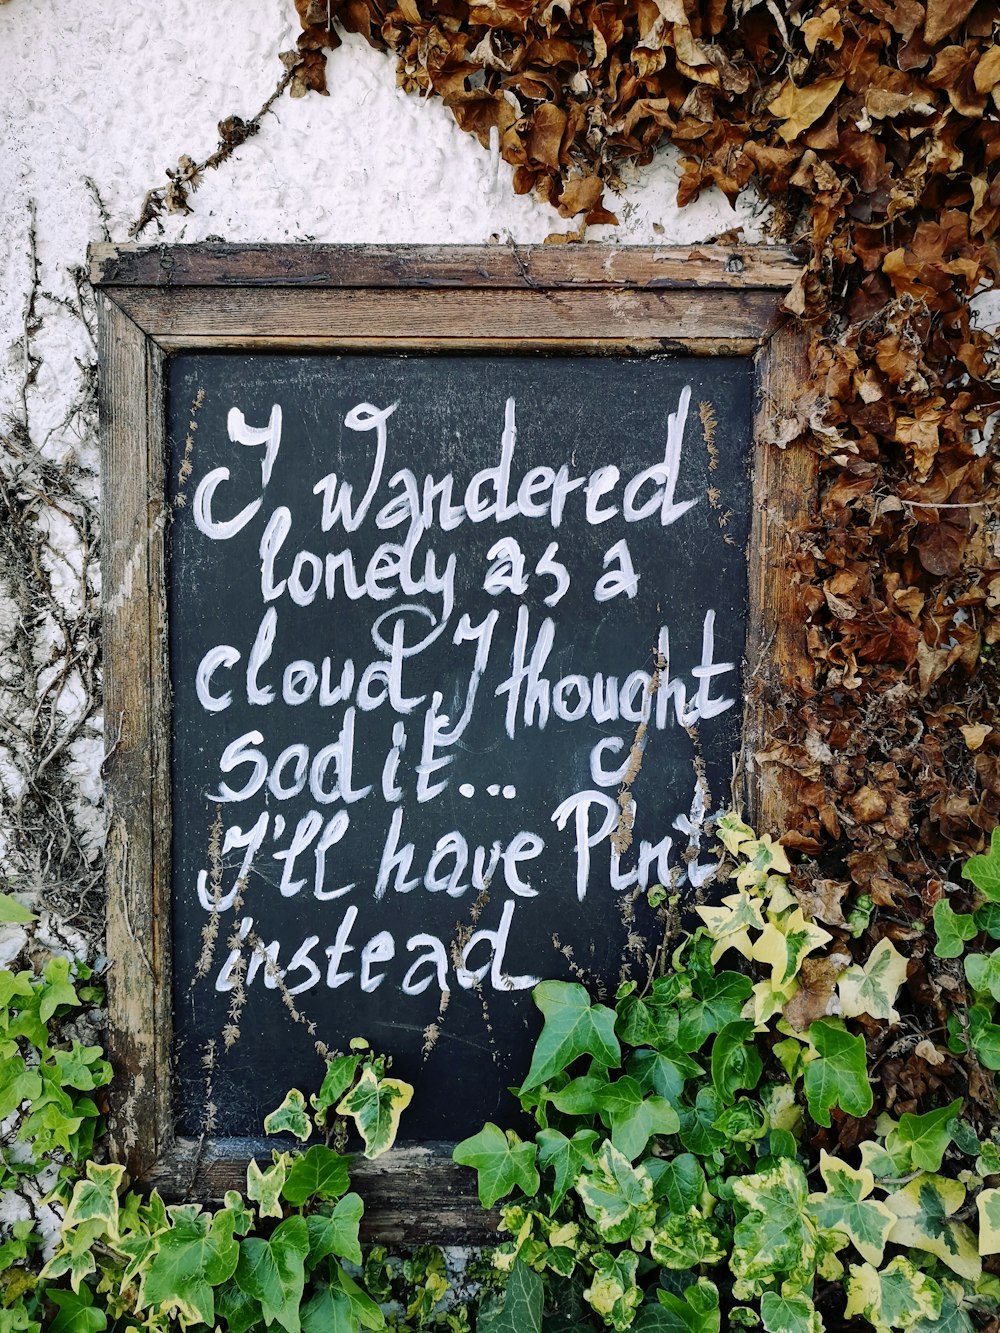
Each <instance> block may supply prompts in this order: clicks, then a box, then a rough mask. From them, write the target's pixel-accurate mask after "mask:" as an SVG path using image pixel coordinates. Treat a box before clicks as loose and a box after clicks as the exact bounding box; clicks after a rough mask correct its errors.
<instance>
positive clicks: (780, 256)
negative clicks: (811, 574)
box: [90, 244, 816, 1244]
mask: <svg viewBox="0 0 1000 1333" xmlns="http://www.w3.org/2000/svg"><path fill="white" fill-rule="evenodd" d="M90 261H91V280H92V282H93V284H94V286H95V288H96V290H97V304H98V315H99V336H100V414H101V443H102V474H103V480H104V485H103V525H104V539H103V561H104V566H103V568H104V573H103V578H104V589H105V600H104V653H105V656H104V661H105V717H106V725H107V734H108V757H107V762H106V775H107V782H108V793H109V807H110V831H109V838H108V909H107V912H108V915H107V932H108V955H109V957H110V958H111V959H112V966H111V970H110V973H109V977H108V1004H109V1013H110V1026H111V1037H110V1052H111V1059H112V1063H113V1065H114V1069H115V1085H114V1088H113V1095H112V1110H111V1134H112V1143H113V1147H114V1151H115V1153H116V1155H117V1157H118V1159H119V1160H121V1161H124V1162H125V1163H126V1164H127V1166H128V1169H129V1172H130V1174H131V1176H132V1178H133V1179H134V1180H137V1181H146V1182H154V1181H155V1182H157V1183H159V1184H160V1185H161V1186H162V1187H164V1188H165V1189H166V1190H168V1191H169V1192H171V1193H172V1194H174V1195H184V1194H192V1195H194V1196H195V1197H218V1196H220V1195H221V1193H222V1192H223V1191H224V1190H225V1189H227V1188H230V1187H233V1186H235V1187H240V1186H242V1185H243V1183H244V1180H245V1175H244V1172H245V1165H246V1161H247V1158H248V1157H249V1156H250V1155H252V1153H253V1152H254V1151H255V1150H257V1151H260V1149H261V1145H260V1144H259V1143H256V1144H255V1143H252V1142H249V1141H246V1140H239V1141H233V1140H201V1141H189V1140H179V1139H178V1138H177V1137H176V1136H175V1134H174V1130H173V1116H172V1106H171V1097H172V1078H171V1070H172V1043H171V1029H172V1018H171V986H170V967H171V948H170V771H169V769H170V756H169V737H170V725H169V723H170V689H169V679H170V677H169V663H168V660H167V633H166V624H167V622H166V615H167V609H166V590H165V579H164V547H165V541H164V533H165V527H166V521H167V509H166V504H165V496H164V480H165V478H164V457H165V400H164V387H163V386H164V365H165V362H166V359H167V357H168V356H169V355H170V354H171V353H173V352H178V351H182V350H183V351H192V350H208V349H222V348H230V349H251V348H253V349H256V350H265V349H267V350H273V349H278V348H284V349H287V348H291V349H295V350H312V349H317V348H330V349H334V348H364V349H367V350H371V349H375V348H387V349H394V350H415V351H416V350H420V351H433V350H454V349H465V348H474V349H476V350H486V351H488V350H490V349H495V350H497V351H498V352H506V351H511V350H522V351H524V350H531V349H532V348H538V349H544V350H547V351H551V350H565V351H566V352H568V353H569V352H573V351H578V352H579V351H598V352H601V353H607V354H609V355H614V354H615V353H618V354H627V353H636V352H640V353H641V352H650V351H655V352H662V351H665V350H668V351H670V350H676V351H678V352H684V353H686V354H689V355H692V354H693V355H712V354H737V355H740V354H742V355H750V356H754V357H755V358H756V361H757V366H758V377H759V390H760V392H759V403H758V410H757V414H756V423H755V441H754V494H753V525H752V526H753V530H752V538H751V549H750V603H751V605H750V633H749V641H748V647H747V656H748V662H749V671H748V675H747V680H748V682H753V688H750V689H749V690H748V692H747V707H746V716H745V725H744V748H743V757H744V759H746V760H747V762H745V763H744V764H743V765H742V784H743V791H744V798H745V801H746V805H747V808H748V810H749V812H750V815H751V818H752V819H754V820H755V821H756V822H757V824H758V826H760V827H761V828H765V829H768V830H771V831H774V830H776V829H778V828H780V827H781V825H782V822H783V820H782V816H783V808H784V801H783V792H782V786H781V781H780V776H779V777H774V776H772V775H773V774H775V773H778V774H779V775H780V767H779V766H778V765H769V766H768V768H767V770H765V771H764V772H763V773H762V772H761V771H759V770H757V769H756V768H755V766H754V764H753V756H754V755H755V754H756V752H757V750H758V749H760V748H761V746H762V742H763V740H764V738H765V737H766V736H767V735H768V734H769V731H770V727H769V725H768V724H769V720H770V718H769V704H768V700H769V698H772V697H774V696H775V695H776V694H779V693H780V692H781V689H782V687H783V686H784V685H788V684H790V683H791V682H793V681H794V680H796V679H801V678H804V677H807V676H808V673H809V663H808V658H807V655H806V650H805V627H804V618H803V613H802V611H801V609H800V606H799V599H798V595H797V591H796V586H795V578H794V571H793V564H792V561H793V560H794V555H795V552H796V549H797V539H798V534H799V533H801V531H802V530H803V528H804V527H805V525H806V523H807V522H808V519H809V513H810V509H811V506H812V504H813V503H814V497H815V492H816V471H815V461H814V455H813V454H812V453H811V452H810V451H808V450H807V449H805V448H804V447H801V446H793V447H791V448H788V449H784V450H783V449H779V448H778V447H777V446H776V445H775V444H774V443H773V441H774V440H776V439H778V438H779V437H780V424H781V422H782V421H783V420H785V419H786V417H787V416H789V415H791V413H792V408H793V404H794V399H795V396H796V394H797V393H798V391H799V389H800V386H801V385H802V383H804V379H805V376H804V373H803V359H804V343H803V340H802V337H801V335H800V334H799V333H798V332H797V331H796V329H795V327H794V325H793V323H792V322H791V321H790V320H788V318H787V317H785V316H784V315H783V314H782V313H781V311H780V304H781V300H782V297H783V295H784V294H785V292H787V290H788V288H789V287H790V285H791V284H792V282H793V281H794V280H795V277H796V276H797V273H798V267H797V265H796V263H795V262H794V260H793V258H792V257H791V255H790V254H789V253H788V252H787V251H784V250H777V249H763V248H755V249H750V248H735V249H734V248H728V247H719V246H703V247H696V248H694V249H687V250H676V249H647V248H642V249H639V248H625V247H615V248H605V247H597V246H593V247H591V246H571V247H565V248H562V247H551V248H536V249H525V250H519V249H516V248H514V247H510V248H504V247H499V246H498V247H491V248H464V247H461V248H460V247H449V248H430V247H420V246H403V247H395V246H394V247H371V246H364V247H362V246H357V247H352V246H343V247H342V246H284V245H274V246H270V245H268V246H246V245H208V244H203V245H197V246H185V247H161V248H154V249H149V248H139V247H132V246H121V247H118V246H109V245H97V246H94V247H92V249H91V254H90ZM265 1151H266V1149H265ZM363 1167H364V1169H363V1170H360V1169H359V1171H358V1179H359V1181H360V1187H361V1189H362V1191H363V1193H364V1194H365V1197H366V1204H367V1212H366V1219H367V1222H368V1226H369V1229H370V1231H371V1232H372V1233H374V1232H377V1233H378V1235H379V1237H380V1238H381V1239H382V1240H384V1241H387V1242H389V1243H397V1244H405V1243H416V1242H418V1241H421V1240H425V1239H436V1240H438V1241H441V1240H446V1239H452V1240H455V1239H463V1240H465V1241H467V1242H470V1243H472V1242H476V1241H481V1240H485V1239H486V1238H487V1237H488V1236H489V1234H490V1232H491V1230H492V1228H493V1227H494V1226H495V1218H492V1217H491V1216H490V1215H488V1214H483V1213H482V1211H481V1210H480V1208H479V1205H478V1203H477V1201H476V1199H475V1192H474V1181H473V1179H472V1173H471V1172H468V1171H466V1170H464V1169H463V1168H457V1167H455V1166H454V1165H453V1164H452V1163H451V1160H450V1156H449V1155H448V1153H447V1150H446V1148H445V1146H444V1145H428V1147H427V1148H424V1149H405V1150H403V1149H401V1150H394V1151H393V1152H391V1153H389V1154H387V1155H386V1156H385V1157H383V1158H382V1159H380V1160H379V1161H377V1162H375V1163H372V1164H367V1163H366V1164H363Z"/></svg>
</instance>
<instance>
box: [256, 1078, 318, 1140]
mask: <svg viewBox="0 0 1000 1333" xmlns="http://www.w3.org/2000/svg"><path fill="white" fill-rule="evenodd" d="M264 1133H265V1134H294V1136H295V1137H296V1138H297V1139H299V1140H301V1142H303V1143H305V1141H306V1139H307V1138H308V1137H309V1135H310V1134H311V1133H312V1121H311V1120H310V1119H309V1112H308V1111H307V1110H306V1099H305V1098H304V1097H303V1096H302V1093H301V1092H299V1090H298V1088H292V1089H291V1091H290V1092H288V1094H287V1095H286V1097H285V1100H284V1101H283V1102H282V1103H281V1105H280V1106H279V1107H277V1108H276V1110H274V1111H272V1112H271V1114H270V1115H266V1116H265V1117H264Z"/></svg>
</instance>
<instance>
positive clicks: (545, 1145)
mask: <svg viewBox="0 0 1000 1333" xmlns="http://www.w3.org/2000/svg"><path fill="white" fill-rule="evenodd" d="M599 1137H600V1135H599V1134H598V1133H597V1131H596V1130H594V1129H578V1130H577V1131H576V1133H575V1134H574V1135H573V1137H572V1138H571V1139H568V1138H567V1137H566V1135H565V1134H563V1133H561V1132H560V1131H559V1130H558V1129H543V1130H540V1131H539V1133H538V1135H537V1136H536V1142H537V1144H538V1164H539V1166H541V1167H545V1168H548V1167H551V1169H552V1171H553V1172H554V1173H555V1185H554V1187H553V1191H552V1212H553V1213H555V1211H556V1209H557V1208H558V1207H559V1205H560V1204H561V1203H562V1201H563V1199H564V1198H565V1197H566V1195H567V1193H568V1191H569V1189H570V1188H571V1186H572V1185H573V1184H574V1183H575V1181H576V1179H577V1177H578V1176H579V1175H580V1174H581V1172H583V1171H585V1170H587V1169H588V1168H590V1167H591V1166H592V1165H593V1161H594V1144H595V1143H596V1142H597V1140H598V1138H599Z"/></svg>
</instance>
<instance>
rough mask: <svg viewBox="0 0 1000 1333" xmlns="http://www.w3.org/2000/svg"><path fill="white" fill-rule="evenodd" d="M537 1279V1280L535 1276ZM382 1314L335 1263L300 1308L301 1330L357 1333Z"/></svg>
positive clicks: (377, 1323)
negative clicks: (326, 1276) (312, 1294)
mask: <svg viewBox="0 0 1000 1333" xmlns="http://www.w3.org/2000/svg"><path fill="white" fill-rule="evenodd" d="M539 1281H541V1279H539ZM384 1326H385V1316H384V1315H383V1314H382V1311H381V1310H380V1309H379V1308H378V1306H377V1305H376V1304H375V1302H374V1301H373V1300H372V1298H371V1297H370V1296H369V1295H367V1294H366V1293H365V1292H363V1291H362V1290H361V1288H360V1287H359V1286H358V1284H357V1283H356V1282H355V1281H354V1279H353V1278H351V1277H349V1276H348V1275H347V1274H346V1273H345V1272H344V1270H343V1269H342V1268H341V1267H340V1265H339V1264H331V1265H330V1270H329V1276H328V1279H327V1281H326V1283H324V1285H323V1286H321V1287H320V1289H319V1290H318V1291H317V1292H316V1294H315V1295H314V1296H313V1298H312V1300H310V1301H309V1303H308V1305H306V1306H304V1307H303V1310H302V1333H358V1329H359V1327H360V1328H369V1329H377V1328H384Z"/></svg>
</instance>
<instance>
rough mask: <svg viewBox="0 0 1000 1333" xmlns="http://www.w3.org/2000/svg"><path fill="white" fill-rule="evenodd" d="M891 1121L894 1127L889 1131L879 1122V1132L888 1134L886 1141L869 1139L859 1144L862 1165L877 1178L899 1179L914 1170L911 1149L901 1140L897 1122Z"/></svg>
mask: <svg viewBox="0 0 1000 1333" xmlns="http://www.w3.org/2000/svg"><path fill="white" fill-rule="evenodd" d="M886 1119H889V1117H886ZM880 1122H881V1117H880ZM891 1123H892V1124H893V1128H892V1129H890V1130H888V1131H886V1130H884V1129H883V1128H882V1125H881V1123H880V1124H879V1133H884V1134H885V1136H886V1137H885V1143H874V1142H873V1141H872V1140H870V1139H869V1140H868V1141H867V1142H865V1143H862V1144H860V1145H859V1148H860V1152H861V1165H862V1166H863V1167H864V1168H865V1169H866V1170H868V1171H871V1172H872V1174H873V1175H874V1176H875V1178H876V1179H877V1180H898V1179H899V1178H900V1177H901V1176H906V1175H909V1173H910V1172H911V1171H912V1170H913V1159H912V1157H911V1156H910V1150H909V1148H908V1147H907V1146H906V1145H905V1144H901V1143H900V1142H899V1131H898V1128H897V1127H895V1122H891Z"/></svg>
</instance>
